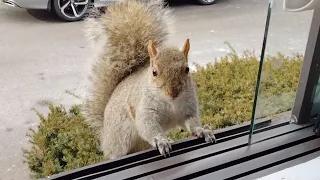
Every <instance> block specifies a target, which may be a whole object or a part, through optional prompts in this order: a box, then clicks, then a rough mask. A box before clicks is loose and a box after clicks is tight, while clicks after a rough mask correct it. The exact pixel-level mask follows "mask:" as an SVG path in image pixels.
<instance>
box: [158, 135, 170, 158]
mask: <svg viewBox="0 0 320 180" xmlns="http://www.w3.org/2000/svg"><path fill="white" fill-rule="evenodd" d="M154 143H155V145H156V147H157V149H158V150H159V152H160V154H161V155H163V156H164V157H166V155H167V154H168V155H169V156H170V151H171V150H172V148H171V145H170V142H169V141H168V140H167V139H165V138H164V137H163V136H161V135H159V136H157V137H155V138H154Z"/></svg>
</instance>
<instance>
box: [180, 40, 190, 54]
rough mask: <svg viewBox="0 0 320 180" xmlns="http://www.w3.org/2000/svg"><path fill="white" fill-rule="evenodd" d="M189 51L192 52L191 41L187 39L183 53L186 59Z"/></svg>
mask: <svg viewBox="0 0 320 180" xmlns="http://www.w3.org/2000/svg"><path fill="white" fill-rule="evenodd" d="M189 50H190V40H189V39H187V40H186V42H185V43H184V46H183V49H182V52H183V54H184V55H185V56H186V57H188V53H189Z"/></svg>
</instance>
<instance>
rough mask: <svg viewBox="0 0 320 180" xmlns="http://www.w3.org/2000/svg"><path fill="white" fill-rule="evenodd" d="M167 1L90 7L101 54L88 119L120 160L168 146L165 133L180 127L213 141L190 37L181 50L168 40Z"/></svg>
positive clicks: (91, 35) (130, 0) (93, 38)
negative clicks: (204, 121) (191, 64)
mask: <svg viewBox="0 0 320 180" xmlns="http://www.w3.org/2000/svg"><path fill="white" fill-rule="evenodd" d="M164 5H165V4H164V2H163V1H162V0H122V1H119V2H115V3H113V4H110V5H109V6H108V7H107V8H106V9H105V13H103V14H101V12H100V11H92V12H91V16H89V18H87V20H86V24H87V37H88V39H89V40H90V42H91V43H92V45H93V47H94V49H95V50H96V51H95V62H94V64H93V68H92V72H91V76H90V80H91V84H90V89H89V95H88V96H87V98H86V101H85V103H84V111H85V115H86V118H87V120H88V121H89V122H90V123H93V124H95V125H97V126H98V128H99V132H100V133H99V135H100V141H101V148H102V150H103V152H104V154H105V156H107V157H109V158H111V159H114V158H117V157H120V156H123V155H126V154H129V153H133V152H137V151H140V150H143V149H146V148H148V147H151V146H153V147H157V148H158V149H159V151H160V153H161V154H163V155H166V154H168V153H169V151H170V147H171V146H170V143H169V142H168V140H166V139H165V137H164V134H165V133H166V132H167V131H168V130H170V129H172V128H174V127H176V126H178V125H180V126H182V127H184V128H186V129H187V130H188V131H189V132H190V133H193V134H194V135H197V136H198V137H201V136H204V137H205V139H206V140H207V141H210V140H211V141H213V140H214V139H215V138H214V135H213V132H212V130H211V129H210V128H209V127H208V126H205V127H202V125H201V121H200V118H199V111H198V99H197V94H196V89H195V85H194V83H193V81H192V78H191V75H190V74H189V73H188V71H189V69H188V52H189V48H190V43H189V40H187V41H186V42H185V44H184V47H183V48H182V50H180V49H178V48H175V47H170V46H166V45H165V44H164V43H165V41H166V40H167V39H168V36H169V33H170V32H171V31H172V29H171V24H172V23H171V22H172V16H171V12H170V9H169V8H168V7H165V6H164Z"/></svg>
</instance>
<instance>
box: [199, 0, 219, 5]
mask: <svg viewBox="0 0 320 180" xmlns="http://www.w3.org/2000/svg"><path fill="white" fill-rule="evenodd" d="M198 3H199V4H201V5H211V4H213V3H215V0H198Z"/></svg>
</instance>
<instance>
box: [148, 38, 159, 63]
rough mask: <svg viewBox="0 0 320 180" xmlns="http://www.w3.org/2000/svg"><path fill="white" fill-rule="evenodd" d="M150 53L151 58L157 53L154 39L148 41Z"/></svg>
mask: <svg viewBox="0 0 320 180" xmlns="http://www.w3.org/2000/svg"><path fill="white" fill-rule="evenodd" d="M148 53H149V56H150V58H151V59H154V58H155V57H156V55H157V49H156V47H155V45H154V43H153V41H152V40H149V43H148Z"/></svg>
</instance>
